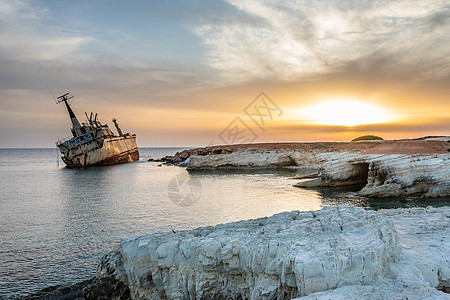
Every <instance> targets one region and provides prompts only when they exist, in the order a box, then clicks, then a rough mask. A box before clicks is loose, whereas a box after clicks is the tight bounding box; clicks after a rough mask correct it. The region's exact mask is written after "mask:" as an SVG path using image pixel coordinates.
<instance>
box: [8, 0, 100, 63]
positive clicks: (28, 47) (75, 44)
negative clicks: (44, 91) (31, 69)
mask: <svg viewBox="0 0 450 300" xmlns="http://www.w3.org/2000/svg"><path fill="white" fill-rule="evenodd" d="M0 16H1V18H0V26H1V28H2V29H1V30H0V55H1V57H2V58H3V60H13V61H18V60H32V61H50V60H54V59H59V58H63V57H67V56H68V55H71V54H73V53H74V52H75V51H76V50H78V49H79V48H80V47H81V46H82V45H84V44H86V43H88V42H89V41H91V40H93V38H92V37H90V36H80V35H72V34H67V33H63V32H60V31H58V30H55V29H54V28H52V27H50V26H48V25H45V22H44V20H45V19H46V18H49V17H51V16H50V15H49V12H48V10H47V9H45V8H41V7H39V6H38V5H37V4H36V2H32V1H27V0H16V1H7V0H6V1H5V0H1V1H0Z"/></svg>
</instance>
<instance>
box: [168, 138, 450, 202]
mask: <svg viewBox="0 0 450 300" xmlns="http://www.w3.org/2000/svg"><path fill="white" fill-rule="evenodd" d="M448 147H450V144H449V143H448V142H446V141H377V142H364V143H311V144H258V145H247V146H244V145H238V146H234V148H233V146H223V149H222V148H220V146H215V147H213V148H212V149H211V148H205V149H208V151H206V150H205V149H204V151H201V150H200V149H194V150H195V151H194V150H192V151H191V152H189V151H187V152H183V157H181V156H180V157H178V156H176V158H177V161H181V162H179V165H182V166H186V167H187V169H188V170H203V169H247V168H282V167H292V168H298V169H302V170H305V171H306V172H305V174H307V176H305V178H304V179H302V180H301V181H300V182H298V183H297V184H296V186H298V187H318V186H342V185H352V184H362V185H364V188H362V190H361V191H360V192H359V193H360V194H361V195H363V196H368V197H389V196H404V195H423V196H430V197H441V196H450V153H448V151H447V148H448ZM311 174H317V176H315V178H311V177H312V176H311ZM306 179H307V180H306Z"/></svg>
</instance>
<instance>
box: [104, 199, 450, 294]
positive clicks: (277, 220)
mask: <svg viewBox="0 0 450 300" xmlns="http://www.w3.org/2000/svg"><path fill="white" fill-rule="evenodd" d="M449 220H450V207H443V208H426V209H423V208H412V209H396V210H382V211H379V212H374V211H365V210H364V209H362V208H356V207H351V206H346V205H344V206H340V207H325V208H324V209H322V210H319V211H315V212H298V211H292V212H285V213H280V214H276V215H274V216H272V217H269V218H260V219H255V220H248V221H240V222H235V223H228V224H221V225H217V226H215V227H203V228H197V229H194V230H190V231H182V232H179V233H173V232H170V233H161V234H153V235H148V236H143V237H134V238H128V239H123V240H122V242H121V246H120V248H119V250H118V251H114V252H112V253H110V254H108V255H107V256H105V257H104V258H103V260H102V263H101V264H100V266H99V270H98V274H99V275H98V276H99V277H101V276H111V277H113V278H114V279H115V280H117V281H119V282H121V283H122V284H124V285H126V286H128V287H129V289H130V291H131V296H132V298H133V299H212V298H227V299H228V298H229V299H236V298H248V299H291V298H295V297H302V296H308V297H306V298H305V299H335V298H345V299H361V298H367V299H386V298H391V299H403V298H404V297H407V298H408V299H427V298H433V299H449V297H448V295H447V294H444V293H442V292H440V291H438V290H437V289H436V288H442V287H444V286H446V287H448V286H449V285H450V280H449V278H450V267H449V257H448V253H450V240H449V236H450V225H449Z"/></svg>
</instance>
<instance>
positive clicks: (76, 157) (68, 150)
mask: <svg viewBox="0 0 450 300" xmlns="http://www.w3.org/2000/svg"><path fill="white" fill-rule="evenodd" d="M72 98H73V97H70V96H68V94H65V95H63V96H60V97H58V100H59V102H57V103H60V102H65V104H66V107H67V110H68V112H69V116H70V119H71V122H72V125H73V126H72V128H71V131H72V136H71V137H69V138H66V139H63V140H59V141H57V142H56V146H57V147H58V149H59V150H60V152H61V159H62V160H63V162H64V163H65V164H66V165H67V167H70V168H83V167H89V166H104V165H114V164H122V163H128V162H132V161H136V160H139V149H138V146H137V144H136V135H135V134H130V133H125V134H123V133H122V130H121V129H120V128H119V125H118V124H117V122H116V119H113V122H114V125H115V127H116V129H117V132H118V135H115V134H114V133H113V132H112V131H111V130H110V129H109V127H108V125H106V124H101V123H100V121H98V120H97V114H95V115H94V114H93V113H91V115H90V117H88V115H87V113H86V122H84V123H80V122H79V121H78V119H77V117H76V116H75V114H74V112H73V111H72V109H71V107H70V106H69V104H68V103H67V101H68V100H69V99H72Z"/></svg>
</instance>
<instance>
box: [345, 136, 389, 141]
mask: <svg viewBox="0 0 450 300" xmlns="http://www.w3.org/2000/svg"><path fill="white" fill-rule="evenodd" d="M377 140H381V141H383V140H384V139H383V138H382V137H379V136H376V135H363V136H360V137H357V138H355V139H353V140H352V142H358V141H377Z"/></svg>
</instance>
